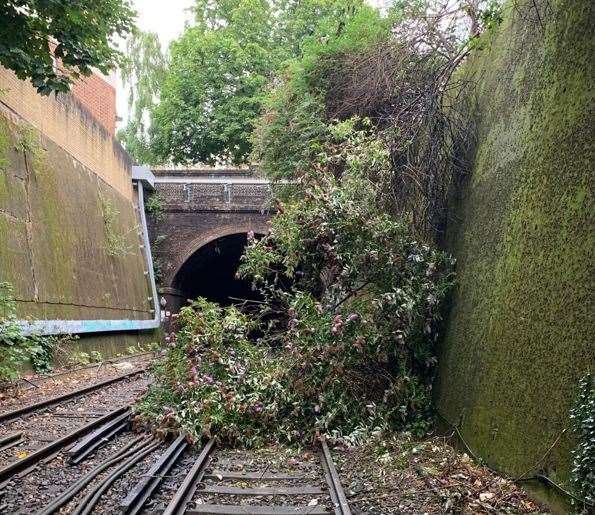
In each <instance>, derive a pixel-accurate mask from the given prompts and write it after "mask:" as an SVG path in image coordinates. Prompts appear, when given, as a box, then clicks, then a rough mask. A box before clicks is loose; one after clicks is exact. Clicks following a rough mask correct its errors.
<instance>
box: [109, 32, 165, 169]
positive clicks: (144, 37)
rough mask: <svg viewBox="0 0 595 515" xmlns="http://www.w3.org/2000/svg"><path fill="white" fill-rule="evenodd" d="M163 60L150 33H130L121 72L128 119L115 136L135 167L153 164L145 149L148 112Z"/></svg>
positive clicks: (155, 98)
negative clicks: (125, 87) (124, 87)
mask: <svg viewBox="0 0 595 515" xmlns="http://www.w3.org/2000/svg"><path fill="white" fill-rule="evenodd" d="M166 67H167V58H166V56H165V55H164V53H163V51H162V49H161V43H160V42H159V37H158V36H157V34H155V33H154V32H142V31H134V32H133V33H132V35H131V37H130V38H129V39H128V41H127V42H126V58H125V59H124V61H123V63H122V66H121V71H122V80H123V82H124V83H125V84H126V85H127V86H128V88H129V93H128V109H129V119H128V123H127V124H126V127H125V128H124V129H122V130H120V131H119V132H118V139H120V141H121V142H122V143H123V144H124V146H125V147H126V150H127V151H128V153H129V154H130V155H131V156H132V157H133V158H134V159H135V161H136V162H137V163H142V164H154V163H155V162H156V158H155V156H154V154H153V152H152V151H151V148H150V146H149V136H148V128H149V124H150V111H151V109H152V108H153V106H154V105H155V104H156V103H157V102H158V101H159V91H160V89H161V84H162V82H163V78H164V76H165V71H166Z"/></svg>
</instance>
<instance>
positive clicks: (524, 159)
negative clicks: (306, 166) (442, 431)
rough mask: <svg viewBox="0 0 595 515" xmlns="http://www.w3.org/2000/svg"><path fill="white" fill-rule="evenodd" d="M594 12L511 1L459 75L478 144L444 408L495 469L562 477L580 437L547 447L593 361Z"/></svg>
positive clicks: (444, 351)
mask: <svg viewBox="0 0 595 515" xmlns="http://www.w3.org/2000/svg"><path fill="white" fill-rule="evenodd" d="M535 5H537V6H538V7H539V13H538V12H537V11H536V10H535ZM593 9H594V3H593V2H592V1H588V0H549V1H548V2H544V1H538V2H537V4H534V3H533V2H532V1H529V2H525V1H520V2H519V1H517V2H512V3H509V4H508V6H507V7H506V8H505V16H504V22H503V23H502V24H501V25H500V26H499V28H498V29H497V30H496V31H495V33H494V34H488V35H486V36H485V37H484V38H483V40H482V42H481V43H482V45H481V49H480V50H477V51H474V52H473V55H472V56H471V58H470V59H469V60H468V61H467V62H466V63H465V65H464V66H463V69H462V70H460V73H459V74H458V76H457V77H456V78H457V79H461V78H462V79H465V80H470V81H471V83H472V84H474V85H475V87H467V89H466V91H467V93H466V97H467V100H468V101H469V104H470V106H471V109H470V113H469V114H470V118H469V121H470V123H472V124H473V125H472V126H473V132H474V133H475V137H476V145H475V151H474V157H473V161H472V162H473V165H472V167H471V168H472V169H471V171H470V173H469V175H468V176H467V177H465V178H463V180H462V181H461V183H460V184H459V185H458V189H457V191H456V192H455V195H454V196H453V199H452V202H451V205H450V214H449V223H448V231H447V247H448V248H449V250H451V251H452V252H453V253H454V254H455V256H456V257H457V260H458V265H457V266H458V286H457V288H456V291H455V293H454V295H453V302H452V306H451V311H450V316H449V317H448V326H447V331H446V336H445V340H444V342H443V344H442V348H441V365H440V374H439V378H438V381H437V385H436V386H437V388H436V401H437V405H438V408H439V410H440V412H441V413H442V414H443V415H444V416H445V417H446V418H447V419H448V420H449V421H450V422H451V423H453V424H455V425H458V426H459V427H460V429H461V432H462V434H463V436H464V438H465V439H466V440H467V442H468V443H469V445H470V447H471V448H472V449H473V450H474V452H476V453H477V454H479V455H480V456H482V457H483V458H484V459H485V460H486V461H487V463H489V464H490V465H492V466H495V467H497V468H499V469H501V470H504V471H506V472H508V473H510V474H513V475H518V474H523V473H527V472H528V474H529V475H530V474H532V473H534V472H542V473H543V472H545V473H546V474H547V475H548V476H550V477H552V478H554V479H558V480H560V481H562V482H566V481H567V479H568V475H569V467H570V450H571V448H572V446H573V444H574V442H573V437H572V434H571V432H570V431H568V432H566V433H565V434H564V435H563V436H562V437H561V438H560V439H559V441H558V442H557V443H556V445H554V447H553V448H552V449H551V452H549V453H548V451H549V449H550V447H551V446H552V445H553V444H554V442H556V439H557V438H558V437H559V436H560V435H561V433H562V432H563V431H564V430H565V429H567V428H568V427H569V425H570V420H569V416H568V412H569V408H570V406H571V403H572V402H573V400H574V398H575V395H576V387H577V383H578V380H579V378H580V377H581V376H582V375H583V374H585V373H586V372H587V371H588V370H589V369H591V370H592V369H593V364H594V336H595V317H594V311H593V310H594V302H593V301H594V292H595V283H594V274H593V272H594V269H593V264H594V263H595V252H594V249H595V246H594V230H595V220H594V214H595V204H594V201H593V177H594V170H593V167H594V163H595V155H594V152H593V143H594V132H593V129H594V124H593V121H594V119H595V118H594V114H595V113H594V98H593V92H594V89H593V77H594V76H595V65H594V58H595V48H594V41H595V40H594V37H593V22H594V20H595V17H594V10H593Z"/></svg>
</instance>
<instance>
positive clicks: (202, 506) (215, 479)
mask: <svg viewBox="0 0 595 515" xmlns="http://www.w3.org/2000/svg"><path fill="white" fill-rule="evenodd" d="M126 413H127V412H125V413H123V414H120V415H119V416H114V417H113V418H112V420H111V421H110V422H109V423H105V424H103V425H102V426H100V428H98V429H96V430H95V431H94V432H93V433H91V434H90V435H89V436H87V437H85V438H82V439H80V440H79V441H78V442H77V444H76V445H75V446H73V447H71V448H70V449H69V451H68V453H64V454H65V455H69V456H71V457H72V456H73V455H77V456H81V452H83V455H82V458H81V459H80V460H78V461H73V460H70V463H69V464H66V463H64V461H65V460H63V463H62V464H61V466H62V467H63V468H64V469H66V470H68V469H69V468H72V473H71V474H70V476H69V477H68V480H66V481H64V482H63V484H64V485H65V486H64V488H62V489H61V491H60V492H59V493H57V494H56V495H53V496H52V498H51V499H47V500H44V501H43V502H40V503H39V504H38V505H35V506H34V507H31V506H28V507H27V510H26V511H22V513H25V512H26V513H37V514H38V515H50V514H54V513H69V514H74V515H84V514H89V513H123V514H137V513H143V514H144V513H162V514H164V515H176V514H183V513H185V514H189V515H208V514H217V515H219V514H229V515H237V514H255V515H288V514H298V515H299V514H312V515H322V514H332V513H335V514H337V515H348V514H350V513H351V511H350V508H349V504H348V502H347V499H346V497H345V493H344V491H343V488H342V486H341V482H340V480H339V476H338V474H337V471H336V469H335V465H334V463H333V461H332V458H331V454H330V451H329V449H328V447H327V445H326V443H325V442H324V441H322V442H321V444H320V446H319V448H318V449H314V450H312V451H308V452H305V453H303V454H302V455H299V456H298V459H296V458H293V457H288V456H287V455H286V454H284V453H283V452H281V451H279V452H276V451H275V452H270V451H269V453H268V454H266V453H265V454H263V453H259V452H258V451H242V450H234V449H227V448H218V447H217V446H216V444H215V441H214V440H213V439H211V440H208V441H206V442H205V443H204V445H198V446H191V445H190V444H189V443H188V442H187V440H186V438H185V437H184V436H179V437H177V438H176V439H174V440H173V441H171V442H170V443H169V444H166V443H164V442H162V441H159V440H157V439H155V438H154V437H153V436H151V435H147V434H145V435H142V434H141V435H137V434H134V433H132V432H126V433H123V434H121V435H120V436H119V437H118V438H120V440H121V441H120V442H112V444H111V448H110V450H109V452H106V450H105V449H104V451H103V452H102V453H101V452H98V453H97V454H96V455H93V453H92V452H87V453H85V452H84V451H85V449H89V448H93V449H95V447H93V445H94V444H95V443H97V442H99V441H104V440H105V438H103V437H104V436H105V435H107V434H109V432H110V431H111V430H113V428H114V427H116V426H117V425H118V423H119V422H118V420H119V419H120V418H122V420H124V418H125V415H126ZM110 424H111V425H110ZM108 426H109V427H108ZM102 435H103V436H102ZM102 439H103V440H102ZM77 453H78V454H77ZM85 460H87V462H86V463H84V462H85ZM81 461H83V463H84V465H85V466H81ZM42 465H43V464H42ZM45 465H46V466H48V464H45ZM56 466H58V465H56V464H54V467H56ZM41 472H43V471H41ZM50 475H51V474H50ZM46 477H47V474H46ZM13 488H15V485H14V484H13ZM0 493H1V492H0ZM13 493H14V492H13ZM0 498H1V497H0ZM23 504H24V500H23V501H21V504H20V506H23ZM7 506H9V508H10V506H13V508H12V509H13V511H11V512H10V513H21V511H18V510H16V509H15V508H14V505H7ZM32 508H34V509H32ZM0 511H2V504H1V503H0Z"/></svg>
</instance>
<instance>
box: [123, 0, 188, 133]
mask: <svg viewBox="0 0 595 515" xmlns="http://www.w3.org/2000/svg"><path fill="white" fill-rule="evenodd" d="M133 4H134V8H135V9H136V11H137V12H138V18H137V21H136V24H137V26H138V28H139V29H141V30H143V31H151V32H156V33H157V34H158V36H159V39H160V41H161V46H162V47H164V48H167V46H168V45H169V43H170V41H172V40H173V39H176V38H177V37H178V36H179V35H180V34H181V33H182V31H183V30H184V24H185V23H186V21H188V20H189V19H190V14H189V13H188V11H187V9H188V8H189V7H190V6H191V5H192V4H193V0H165V1H163V0H134V1H133ZM116 107H117V110H118V116H120V117H121V118H122V119H123V121H122V122H120V124H119V126H121V125H123V124H125V122H126V119H127V118H128V94H127V92H126V88H125V87H124V86H123V84H122V81H121V80H120V79H119V78H118V81H117V85H116Z"/></svg>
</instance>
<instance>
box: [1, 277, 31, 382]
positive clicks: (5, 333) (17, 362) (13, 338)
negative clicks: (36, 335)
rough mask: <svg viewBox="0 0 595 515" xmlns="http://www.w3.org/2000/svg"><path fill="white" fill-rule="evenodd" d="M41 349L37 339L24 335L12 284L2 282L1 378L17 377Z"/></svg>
mask: <svg viewBox="0 0 595 515" xmlns="http://www.w3.org/2000/svg"><path fill="white" fill-rule="evenodd" d="M40 350H41V348H40V346H39V345H38V344H37V342H36V341H35V340H32V339H30V338H27V337H25V336H24V335H23V331H22V327H21V326H20V325H19V324H18V323H17V318H16V302H15V300H14V297H13V290H12V286H11V285H10V284H9V283H6V282H3V283H0V379H2V380H7V379H16V378H17V377H18V376H19V371H20V368H21V366H22V365H23V364H24V363H26V362H27V361H28V360H29V358H30V357H31V356H32V355H33V354H35V353H37V352H39V351H40Z"/></svg>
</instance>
